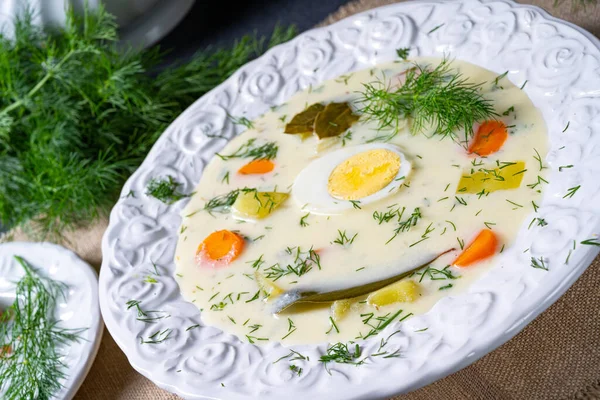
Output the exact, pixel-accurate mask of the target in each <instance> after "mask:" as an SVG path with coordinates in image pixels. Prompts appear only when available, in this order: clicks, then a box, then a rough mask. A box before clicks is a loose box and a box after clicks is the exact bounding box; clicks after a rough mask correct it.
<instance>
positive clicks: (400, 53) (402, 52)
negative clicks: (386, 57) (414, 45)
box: [396, 47, 410, 61]
mask: <svg viewBox="0 0 600 400" xmlns="http://www.w3.org/2000/svg"><path fill="white" fill-rule="evenodd" d="M408 53H410V48H409V47H403V48H401V49H396V54H397V55H398V57H399V58H400V59H401V60H404V61H406V59H407V58H408Z"/></svg>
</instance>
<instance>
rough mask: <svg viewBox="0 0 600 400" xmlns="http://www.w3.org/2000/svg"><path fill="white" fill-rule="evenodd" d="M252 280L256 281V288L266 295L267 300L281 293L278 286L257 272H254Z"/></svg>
mask: <svg viewBox="0 0 600 400" xmlns="http://www.w3.org/2000/svg"><path fill="white" fill-rule="evenodd" d="M254 279H256V283H257V284H258V288H259V289H260V290H262V291H263V292H265V293H266V294H267V296H268V297H267V300H270V299H273V298H275V297H277V296H279V295H280V294H281V293H283V290H282V289H281V288H280V287H279V286H277V285H276V284H275V283H273V281H271V280H270V279H267V278H266V277H265V276H264V275H263V274H261V273H260V272H258V271H255V272H254Z"/></svg>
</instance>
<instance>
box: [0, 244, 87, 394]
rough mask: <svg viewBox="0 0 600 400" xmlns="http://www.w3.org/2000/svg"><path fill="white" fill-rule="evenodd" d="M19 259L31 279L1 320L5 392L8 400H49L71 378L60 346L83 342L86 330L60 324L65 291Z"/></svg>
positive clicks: (0, 378) (0, 374)
mask: <svg viewBox="0 0 600 400" xmlns="http://www.w3.org/2000/svg"><path fill="white" fill-rule="evenodd" d="M15 258H16V260H17V261H18V262H19V264H21V266H22V267H23V270H24V271H25V275H24V276H23V278H21V280H20V281H19V282H18V283H17V288H16V297H15V302H14V304H13V305H12V306H11V307H10V308H9V309H8V310H6V312H5V313H3V314H2V315H1V316H0V393H2V396H3V397H2V398H3V399H5V400H34V399H37V400H47V399H51V398H53V397H54V394H55V393H56V392H57V391H58V390H59V389H60V388H61V387H62V384H61V380H63V379H64V378H65V377H66V375H65V365H64V363H63V361H62V357H63V354H61V353H60V350H59V348H58V346H60V345H61V344H64V345H67V346H68V345H69V344H70V343H71V342H73V341H77V340H79V333H81V330H67V329H63V328H60V327H58V326H57V323H56V320H55V318H54V312H55V309H56V305H57V300H58V299H59V297H60V296H62V295H63V289H64V287H63V286H62V285H61V284H59V283H57V282H55V281H52V280H50V279H48V278H45V277H43V276H41V275H39V274H38V273H37V272H36V271H35V270H33V268H32V267H31V266H30V265H29V264H28V263H27V262H26V261H25V260H23V259H22V258H21V257H18V256H15Z"/></svg>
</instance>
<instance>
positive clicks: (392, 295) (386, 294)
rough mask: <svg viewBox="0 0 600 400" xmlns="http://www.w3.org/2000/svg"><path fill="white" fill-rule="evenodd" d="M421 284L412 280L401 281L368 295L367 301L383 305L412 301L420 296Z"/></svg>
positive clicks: (374, 304) (371, 303) (373, 304)
mask: <svg viewBox="0 0 600 400" xmlns="http://www.w3.org/2000/svg"><path fill="white" fill-rule="evenodd" d="M420 294H421V286H420V285H419V284H418V283H417V282H415V281H412V280H407V281H400V282H396V283H393V284H391V285H389V286H386V287H384V288H383V289H379V290H377V291H376V292H373V293H371V294H370V295H369V297H367V303H368V304H370V305H372V306H375V307H382V306H386V305H388V304H393V303H412V302H413V301H415V300H416V299H418V298H419V295H420Z"/></svg>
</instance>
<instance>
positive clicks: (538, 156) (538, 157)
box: [533, 149, 546, 171]
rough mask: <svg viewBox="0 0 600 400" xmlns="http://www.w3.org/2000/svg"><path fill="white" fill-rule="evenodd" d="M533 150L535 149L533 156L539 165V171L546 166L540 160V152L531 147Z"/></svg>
mask: <svg viewBox="0 0 600 400" xmlns="http://www.w3.org/2000/svg"><path fill="white" fill-rule="evenodd" d="M533 151H535V156H533V158H534V159H535V161H537V162H538V164H539V165H540V171H541V170H543V169H544V168H546V167H544V161H543V160H542V156H540V153H539V152H538V151H537V149H533Z"/></svg>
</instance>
